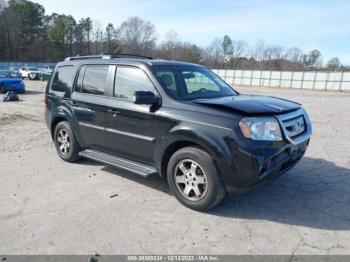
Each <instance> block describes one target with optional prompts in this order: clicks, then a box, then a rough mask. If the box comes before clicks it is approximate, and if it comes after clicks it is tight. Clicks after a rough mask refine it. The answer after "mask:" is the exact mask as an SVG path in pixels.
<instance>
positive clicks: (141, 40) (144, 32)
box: [118, 17, 156, 54]
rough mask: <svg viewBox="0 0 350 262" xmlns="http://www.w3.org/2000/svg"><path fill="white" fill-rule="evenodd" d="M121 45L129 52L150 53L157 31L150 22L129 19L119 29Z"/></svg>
mask: <svg viewBox="0 0 350 262" xmlns="http://www.w3.org/2000/svg"><path fill="white" fill-rule="evenodd" d="M118 31H119V35H120V40H121V43H122V44H123V46H124V49H126V50H127V51H128V52H130V53H133V54H144V53H146V52H147V51H150V50H151V49H152V48H153V47H154V45H155V40H156V29H155V27H154V25H153V24H151V23H150V22H147V21H144V20H142V19H141V18H139V17H132V18H129V19H128V20H127V21H125V22H123V23H122V24H121V26H120V28H119V30H118Z"/></svg>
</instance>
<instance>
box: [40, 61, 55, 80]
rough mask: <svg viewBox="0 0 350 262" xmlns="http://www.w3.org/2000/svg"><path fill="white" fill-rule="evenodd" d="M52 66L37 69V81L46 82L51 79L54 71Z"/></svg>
mask: <svg viewBox="0 0 350 262" xmlns="http://www.w3.org/2000/svg"><path fill="white" fill-rule="evenodd" d="M54 68H55V67H54V66H49V65H47V66H44V67H42V68H39V71H40V74H39V79H40V80H41V81H48V80H49V79H50V77H51V74H52V72H53V70H54Z"/></svg>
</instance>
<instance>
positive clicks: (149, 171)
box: [79, 149, 158, 177]
mask: <svg viewBox="0 0 350 262" xmlns="http://www.w3.org/2000/svg"><path fill="white" fill-rule="evenodd" d="M79 155H80V156H82V157H85V158H88V159H91V160H95V161H98V162H102V163H104V164H108V165H112V166H115V167H119V168H121V169H125V170H127V171H130V172H132V173H135V174H137V175H140V176H143V177H147V176H150V175H153V174H155V173H158V171H157V169H155V168H154V167H151V166H147V165H144V164H140V163H137V162H134V161H130V160H126V159H123V158H120V157H116V156H113V155H110V154H106V153H102V152H99V151H96V150H91V149H85V150H83V151H81V152H80V153H79Z"/></svg>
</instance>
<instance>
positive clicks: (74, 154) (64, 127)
mask: <svg viewBox="0 0 350 262" xmlns="http://www.w3.org/2000/svg"><path fill="white" fill-rule="evenodd" d="M54 142H55V147H56V151H57V153H58V155H59V156H60V158H62V159H63V160H64V161H67V162H75V161H77V160H78V159H79V158H80V156H79V152H80V146H79V144H78V142H77V141H76V139H75V136H74V134H73V132H72V128H71V126H70V124H69V123H68V122H66V121H63V122H60V123H58V124H57V125H56V128H55V132H54Z"/></svg>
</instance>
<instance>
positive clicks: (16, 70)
mask: <svg viewBox="0 0 350 262" xmlns="http://www.w3.org/2000/svg"><path fill="white" fill-rule="evenodd" d="M10 71H12V72H16V73H18V74H19V67H10Z"/></svg>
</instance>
